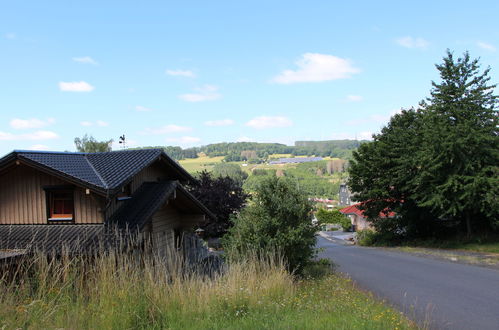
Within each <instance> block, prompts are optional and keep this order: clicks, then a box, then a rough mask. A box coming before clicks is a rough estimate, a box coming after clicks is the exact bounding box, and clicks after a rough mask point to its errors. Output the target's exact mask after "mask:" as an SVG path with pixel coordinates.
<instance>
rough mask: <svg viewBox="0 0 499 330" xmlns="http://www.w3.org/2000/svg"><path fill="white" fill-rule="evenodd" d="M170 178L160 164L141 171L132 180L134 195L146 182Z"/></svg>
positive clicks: (154, 164)
mask: <svg viewBox="0 0 499 330" xmlns="http://www.w3.org/2000/svg"><path fill="white" fill-rule="evenodd" d="M167 177H168V175H167V173H166V170H165V169H164V168H163V167H162V166H161V165H160V164H158V163H153V164H151V165H150V166H148V167H146V168H145V169H143V170H142V171H140V172H139V173H138V174H137V175H136V176H135V177H134V178H133V180H132V182H131V184H132V194H133V192H134V191H135V190H137V189H138V188H139V187H140V186H141V185H142V184H143V183H144V182H156V181H160V180H164V179H166V178H167Z"/></svg>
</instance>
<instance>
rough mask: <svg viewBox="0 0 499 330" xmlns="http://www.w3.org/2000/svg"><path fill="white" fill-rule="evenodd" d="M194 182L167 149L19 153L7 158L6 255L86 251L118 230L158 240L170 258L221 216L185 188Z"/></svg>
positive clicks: (1, 238)
mask: <svg viewBox="0 0 499 330" xmlns="http://www.w3.org/2000/svg"><path fill="white" fill-rule="evenodd" d="M194 181H195V179H194V178H193V177H192V176H191V175H190V174H189V173H187V172H186V171H185V170H184V169H183V168H182V167H181V166H180V165H178V164H177V163H176V162H175V161H174V160H172V159H171V158H170V157H169V156H168V155H167V154H166V153H164V152H163V151H162V150H161V149H142V150H123V151H112V152H101V153H75V152H43V151H13V152H11V153H10V154H8V155H6V156H4V157H3V158H1V159H0V251H3V252H2V254H0V257H1V256H2V255H4V256H9V255H12V253H15V252H16V251H17V252H18V251H27V250H29V249H33V248H42V249H50V250H56V251H57V250H58V249H61V248H62V246H63V245H64V246H68V247H69V248H73V249H77V248H78V249H83V250H85V249H88V248H89V247H90V246H95V245H96V244H97V243H98V242H100V241H101V240H102V238H103V237H109V235H110V232H111V231H114V232H116V231H119V232H120V233H123V232H127V233H138V234H139V235H141V237H150V238H151V242H152V246H153V249H154V250H155V252H157V253H158V254H159V255H165V253H166V251H167V250H168V249H169V248H178V247H179V246H180V245H181V244H180V242H181V241H182V237H183V236H184V233H187V232H192V229H193V228H195V227H197V226H198V224H200V223H202V222H203V221H205V218H206V217H214V215H213V214H212V213H211V212H210V211H209V210H208V209H207V208H206V207H205V206H204V205H202V204H201V203H200V202H199V201H198V200H197V199H196V198H194V197H193V196H192V195H191V194H190V193H189V192H188V191H187V190H186V189H185V188H184V185H185V184H187V183H190V182H194Z"/></svg>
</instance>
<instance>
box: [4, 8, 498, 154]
mask: <svg viewBox="0 0 499 330" xmlns="http://www.w3.org/2000/svg"><path fill="white" fill-rule="evenodd" d="M497 13H499V2H497V1H476V2H473V3H470V2H469V1H467V2H464V1H417V2H411V3H409V2H405V1H382V2H380V1H376V2H371V1H350V2H347V1H342V2H339V1H308V2H304V1H268V0H267V1H246V2H244V3H243V2H242V1H177V2H174V1H141V2H137V1H81V2H73V1H46V2H42V1H9V2H7V1H3V2H1V3H0V154H5V153H7V152H9V151H11V150H13V149H41V150H71V151H72V150H74V145H73V139H74V138H75V137H77V136H83V135H84V134H85V133H88V134H91V135H93V136H94V137H95V138H97V139H99V140H103V139H111V138H112V139H115V140H117V139H118V137H119V136H120V135H122V134H125V135H126V137H127V140H128V144H129V146H152V145H153V146H156V145H180V146H182V147H189V146H196V145H204V144H208V143H214V142H222V141H226V142H229V141H258V142H280V143H286V144H292V143H293V142H294V141H295V140H324V139H340V138H355V137H357V138H368V137H369V136H370V134H371V133H374V132H377V131H379V129H380V128H381V127H382V126H383V124H385V123H386V122H387V120H388V119H389V117H390V115H391V114H393V113H394V112H396V111H397V110H399V109H400V108H401V107H410V106H414V105H417V103H418V102H419V101H420V100H421V99H423V98H424V97H426V96H428V94H429V91H430V88H431V81H432V80H438V73H437V71H436V69H435V67H434V64H435V63H439V62H441V59H442V57H443V56H444V55H445V50H446V49H447V48H449V49H451V50H452V51H454V52H455V53H456V55H459V54H462V52H463V51H465V50H469V52H470V54H471V55H472V57H480V58H481V63H482V65H483V67H486V66H491V67H492V71H491V76H492V82H493V83H496V82H498V81H499V79H498V77H499V73H498V70H499V19H498V16H497ZM116 148H119V147H116Z"/></svg>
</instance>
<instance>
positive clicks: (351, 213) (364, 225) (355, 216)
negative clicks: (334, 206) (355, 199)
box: [340, 203, 395, 231]
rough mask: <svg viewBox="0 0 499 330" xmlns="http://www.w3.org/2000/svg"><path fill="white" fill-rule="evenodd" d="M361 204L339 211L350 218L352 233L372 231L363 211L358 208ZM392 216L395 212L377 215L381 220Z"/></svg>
mask: <svg viewBox="0 0 499 330" xmlns="http://www.w3.org/2000/svg"><path fill="white" fill-rule="evenodd" d="M361 204H362V203H357V204H354V205H350V206H347V207H344V208H342V209H340V212H341V213H343V214H344V215H346V216H348V217H349V218H350V220H351V222H352V228H353V231H357V230H364V229H372V225H371V223H370V222H369V221H368V220H367V217H366V216H365V215H364V211H363V210H361V209H360V208H359V206H360V205H361ZM394 216H395V212H388V214H384V213H380V214H379V217H381V218H386V217H388V218H393V217H394Z"/></svg>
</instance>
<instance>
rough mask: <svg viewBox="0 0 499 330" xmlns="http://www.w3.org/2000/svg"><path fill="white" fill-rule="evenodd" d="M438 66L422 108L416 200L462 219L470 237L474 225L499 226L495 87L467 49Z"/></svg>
mask: <svg viewBox="0 0 499 330" xmlns="http://www.w3.org/2000/svg"><path fill="white" fill-rule="evenodd" d="M436 68H437V69H438V71H439V72H440V77H441V79H442V81H441V82H439V83H437V82H432V86H433V88H432V90H431V97H430V98H428V100H427V101H428V102H427V103H424V104H423V105H422V110H421V111H422V113H423V119H424V127H425V131H424V132H423V141H422V145H421V148H420V150H419V153H418V156H419V163H420V166H421V169H420V171H419V175H417V176H416V177H415V178H414V180H413V182H414V187H415V188H416V189H415V191H416V198H417V199H418V201H419V205H421V206H425V207H429V208H431V210H432V211H433V212H434V213H435V214H437V215H438V216H439V217H441V218H449V217H450V218H457V219H463V220H464V223H465V224H466V232H467V234H468V236H469V235H471V232H472V230H473V227H480V226H482V225H484V224H487V225H493V226H497V225H499V202H498V197H497V196H499V179H498V178H499V176H498V174H499V170H498V166H499V131H498V127H499V120H498V111H497V104H498V96H497V95H494V88H495V87H496V85H490V84H489V81H490V77H489V72H490V68H487V69H485V70H484V71H483V72H481V70H480V65H479V61H478V59H471V58H470V55H469V54H468V53H467V52H466V53H464V55H463V57H462V58H458V59H457V60H456V59H455V58H454V56H453V54H452V53H451V52H450V51H447V56H446V57H444V59H443V63H442V64H439V65H436ZM485 219H486V220H488V221H485V223H484V221H483V220H485ZM487 222H488V223H487Z"/></svg>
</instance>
